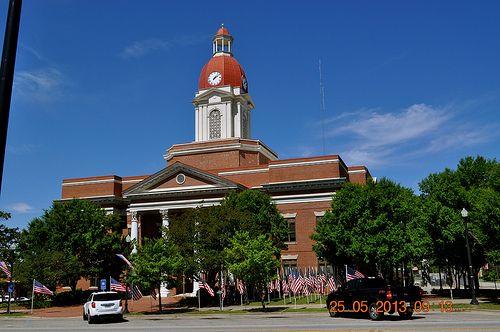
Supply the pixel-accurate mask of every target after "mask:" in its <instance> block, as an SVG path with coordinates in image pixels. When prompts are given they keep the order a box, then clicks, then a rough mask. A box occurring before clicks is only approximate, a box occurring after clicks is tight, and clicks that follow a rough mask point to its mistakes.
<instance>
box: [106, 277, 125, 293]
mask: <svg viewBox="0 0 500 332" xmlns="http://www.w3.org/2000/svg"><path fill="white" fill-rule="evenodd" d="M109 281H110V282H109V284H110V286H109V289H110V290H112V291H116V292H125V291H126V288H125V285H123V284H122V283H120V282H118V281H116V280H115V279H113V278H111V277H109Z"/></svg>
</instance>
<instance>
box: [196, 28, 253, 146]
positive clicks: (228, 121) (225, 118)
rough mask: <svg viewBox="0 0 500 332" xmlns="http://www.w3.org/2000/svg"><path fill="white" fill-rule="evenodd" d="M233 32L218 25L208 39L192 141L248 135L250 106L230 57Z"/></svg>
mask: <svg viewBox="0 0 500 332" xmlns="http://www.w3.org/2000/svg"><path fill="white" fill-rule="evenodd" d="M232 49H233V36H231V34H230V33H229V31H228V30H227V28H226V27H224V25H222V26H221V27H220V28H219V30H218V31H217V33H216V34H215V36H214V38H213V41H212V58H211V59H210V60H209V61H208V62H207V64H206V65H205V66H204V67H203V69H202V70H201V73H200V78H199V81H198V92H197V93H196V95H195V98H194V100H193V104H194V106H195V141H196V142H203V141H210V140H220V139H227V138H244V139H249V138H250V137H251V134H250V129H251V127H250V123H251V122H250V110H251V109H253V108H254V103H253V101H252V99H251V98H250V95H249V94H248V82H247V78H246V75H245V71H244V70H243V68H242V67H241V65H240V64H239V63H238V61H236V59H235V58H234V57H233V53H232Z"/></svg>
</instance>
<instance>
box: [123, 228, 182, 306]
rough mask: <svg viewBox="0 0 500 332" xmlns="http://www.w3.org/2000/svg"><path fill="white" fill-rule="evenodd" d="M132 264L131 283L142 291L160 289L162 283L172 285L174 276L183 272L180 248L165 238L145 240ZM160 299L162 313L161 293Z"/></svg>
mask: <svg viewBox="0 0 500 332" xmlns="http://www.w3.org/2000/svg"><path fill="white" fill-rule="evenodd" d="M132 263H133V266H134V269H133V270H131V273H130V276H129V281H130V282H133V283H134V284H136V285H138V286H140V287H141V288H142V289H149V290H152V289H160V287H161V284H162V283H164V282H165V283H167V284H168V283H172V282H173V276H174V275H175V274H177V273H180V272H182V271H183V258H182V256H181V255H180V252H179V250H178V248H177V247H176V245H175V244H174V243H173V242H172V241H169V240H168V239H167V238H165V237H160V238H158V239H145V240H144V243H143V244H142V246H140V247H139V251H138V253H137V254H135V255H133V256H132ZM170 286H171V285H170ZM159 299H160V300H159V308H160V311H161V292H160V294H159Z"/></svg>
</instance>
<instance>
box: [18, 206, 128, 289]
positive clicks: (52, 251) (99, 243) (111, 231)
mask: <svg viewBox="0 0 500 332" xmlns="http://www.w3.org/2000/svg"><path fill="white" fill-rule="evenodd" d="M120 230H121V228H120V219H119V217H118V216H117V215H114V214H111V215H107V214H106V212H105V211H104V210H103V209H101V208H100V207H99V206H96V205H95V204H93V203H91V202H89V201H85V200H71V201H67V202H55V203H54V204H53V205H52V207H51V208H50V209H49V210H47V211H45V213H44V214H43V215H42V216H41V217H39V218H35V219H33V220H32V221H31V222H30V223H29V225H28V228H27V229H25V230H23V231H22V234H21V240H20V245H19V247H20V253H21V264H20V271H19V273H20V275H19V279H20V280H22V281H23V282H24V283H25V284H27V285H29V284H30V283H31V279H32V278H36V279H38V280H44V282H45V283H46V284H47V285H48V286H51V287H54V286H56V285H70V286H71V287H72V289H73V290H74V289H75V287H76V283H77V281H78V279H80V278H81V277H84V278H89V277H95V276H106V277H107V276H109V275H110V274H113V275H117V274H119V271H120V269H121V262H120V261H119V260H117V259H116V257H115V254H117V253H122V252H123V251H124V250H125V248H126V247H127V246H126V244H125V242H124V241H122V237H121V234H120V232H119V231H120Z"/></svg>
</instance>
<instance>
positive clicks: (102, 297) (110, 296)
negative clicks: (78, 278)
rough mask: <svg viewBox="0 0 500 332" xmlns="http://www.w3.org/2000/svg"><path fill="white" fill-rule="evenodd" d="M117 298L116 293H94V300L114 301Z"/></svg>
mask: <svg viewBox="0 0 500 332" xmlns="http://www.w3.org/2000/svg"><path fill="white" fill-rule="evenodd" d="M119 299H120V295H118V293H104V294H94V301H116V300H119Z"/></svg>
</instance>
